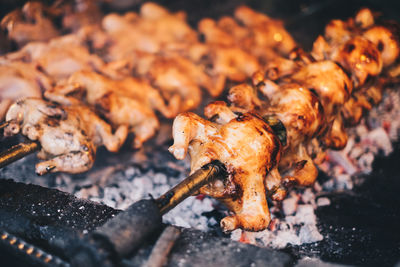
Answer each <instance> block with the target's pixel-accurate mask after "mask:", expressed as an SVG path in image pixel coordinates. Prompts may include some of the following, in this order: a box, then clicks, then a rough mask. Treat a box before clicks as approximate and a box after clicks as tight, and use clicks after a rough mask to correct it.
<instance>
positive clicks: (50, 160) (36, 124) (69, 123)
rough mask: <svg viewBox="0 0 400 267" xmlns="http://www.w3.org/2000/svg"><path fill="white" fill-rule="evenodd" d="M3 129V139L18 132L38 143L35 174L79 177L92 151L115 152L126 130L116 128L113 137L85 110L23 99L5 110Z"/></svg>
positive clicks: (109, 131)
mask: <svg viewBox="0 0 400 267" xmlns="http://www.w3.org/2000/svg"><path fill="white" fill-rule="evenodd" d="M6 121H8V122H9V125H8V126H7V127H6V128H4V134H5V135H6V136H10V135H15V134H18V133H19V132H21V133H22V134H23V135H25V136H26V137H28V138H29V139H30V140H32V141H38V142H39V143H40V145H41V151H40V152H39V154H38V157H39V158H40V159H43V160H45V161H42V162H40V163H38V164H37V165H36V173H37V174H39V175H43V174H46V173H50V172H69V173H80V172H84V171H87V170H89V169H90V168H91V167H92V165H93V162H94V159H95V154H96V149H97V147H98V146H100V145H104V146H105V147H106V148H107V149H108V150H109V151H111V152H116V151H118V149H119V148H120V146H121V145H122V143H123V142H124V140H125V138H126V136H127V133H128V130H127V128H126V127H125V126H122V127H119V128H118V129H117V130H116V132H115V134H112V132H111V126H110V125H108V124H107V123H105V122H104V121H103V120H101V119H100V118H99V117H98V116H97V115H96V114H95V113H94V112H92V111H91V110H90V109H89V108H88V107H85V106H71V107H62V106H58V105H55V104H54V103H50V102H46V101H44V100H42V99H36V98H27V99H25V100H21V101H18V102H16V103H14V104H13V105H11V107H10V108H9V110H8V112H7V115H6Z"/></svg>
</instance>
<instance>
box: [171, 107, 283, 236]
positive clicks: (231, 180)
mask: <svg viewBox="0 0 400 267" xmlns="http://www.w3.org/2000/svg"><path fill="white" fill-rule="evenodd" d="M206 110H208V111H206V113H207V116H212V117H215V116H218V117H220V118H225V119H222V120H219V122H220V123H213V122H210V121H208V120H205V119H203V118H201V117H199V116H197V115H196V114H193V113H190V112H187V113H182V114H180V115H178V116H177V117H176V118H175V120H174V124H173V137H174V144H173V145H172V146H171V147H170V149H169V150H170V152H171V153H172V154H173V155H174V156H175V157H176V158H177V159H183V158H184V157H185V156H186V153H187V152H188V151H189V154H190V158H191V172H194V171H196V170H197V169H199V168H201V167H202V166H203V165H204V164H207V163H209V162H211V161H213V160H219V161H221V162H222V163H223V164H225V166H226V167H227V170H228V172H229V177H228V178H227V180H224V181H222V180H217V181H214V182H212V183H211V184H209V185H206V186H204V187H203V188H201V189H200V193H204V194H207V195H210V196H212V197H214V198H217V199H219V200H220V201H222V202H223V203H224V204H225V205H226V206H227V207H228V208H229V210H231V211H232V212H233V213H234V214H233V215H231V216H228V217H225V218H224V219H222V221H221V226H222V228H223V229H224V230H225V231H232V230H234V229H236V228H243V229H246V230H251V231H260V230H263V229H265V228H266V227H267V226H268V224H269V222H270V213H269V210H268V204H267V199H266V193H267V190H269V189H271V190H272V188H273V187H275V186H279V183H280V180H278V181H276V180H275V179H274V178H273V177H272V173H275V172H276V163H277V162H278V161H279V157H280V151H281V143H280V141H279V139H278V138H277V137H276V136H275V135H274V134H273V131H272V129H271V128H270V127H269V125H268V124H267V123H266V122H265V121H264V120H263V119H262V118H260V117H258V116H257V115H254V114H251V113H245V114H242V115H236V114H234V113H233V112H232V111H231V110H230V109H229V108H228V107H227V106H226V104H224V103H223V102H219V103H214V104H211V106H209V107H208V108H206ZM271 177H272V178H271ZM266 188H267V189H266Z"/></svg>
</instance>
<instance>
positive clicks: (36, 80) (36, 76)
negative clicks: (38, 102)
mask: <svg viewBox="0 0 400 267" xmlns="http://www.w3.org/2000/svg"><path fill="white" fill-rule="evenodd" d="M50 88H51V81H50V80H49V78H48V77H47V76H46V75H45V74H44V73H42V72H41V71H39V70H38V69H37V68H35V67H34V66H33V65H32V64H29V63H24V62H10V61H7V60H4V59H0V120H1V121H2V120H3V119H4V117H5V115H6V112H7V109H8V107H9V106H10V105H11V104H12V103H13V102H15V101H17V100H20V99H22V98H26V97H41V96H42V92H43V91H45V90H48V89H50Z"/></svg>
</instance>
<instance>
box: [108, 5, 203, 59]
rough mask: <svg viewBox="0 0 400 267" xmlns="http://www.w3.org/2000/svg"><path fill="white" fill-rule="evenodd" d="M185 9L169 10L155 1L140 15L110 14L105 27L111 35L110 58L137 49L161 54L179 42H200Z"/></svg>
mask: <svg viewBox="0 0 400 267" xmlns="http://www.w3.org/2000/svg"><path fill="white" fill-rule="evenodd" d="M185 19H186V14H185V13H183V12H178V13H170V12H168V10H166V9H165V8H164V7H161V6H159V5H157V4H155V3H152V2H147V3H144V4H143V5H142V6H141V8H140V12H139V14H137V13H133V12H127V13H126V14H125V15H118V14H114V13H112V14H109V15H107V16H105V17H104V18H103V21H102V26H103V29H104V30H105V32H106V33H107V34H108V35H109V36H110V37H111V38H110V41H109V49H108V50H109V51H108V60H110V61H113V60H119V59H123V58H124V57H126V55H128V54H129V53H132V52H135V51H141V52H148V53H158V52H165V51H166V50H169V48H170V46H171V47H172V48H174V47H175V45H177V46H178V47H180V46H183V47H186V44H190V43H193V42H197V33H196V32H195V31H194V30H193V29H192V28H191V27H190V26H189V25H188V24H187V22H186V21H185Z"/></svg>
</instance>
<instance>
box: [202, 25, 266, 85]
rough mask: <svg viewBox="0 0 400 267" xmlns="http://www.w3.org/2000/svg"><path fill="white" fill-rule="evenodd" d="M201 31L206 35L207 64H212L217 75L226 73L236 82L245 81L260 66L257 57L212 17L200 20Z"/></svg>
mask: <svg viewBox="0 0 400 267" xmlns="http://www.w3.org/2000/svg"><path fill="white" fill-rule="evenodd" d="M198 29H199V32H200V33H201V34H203V36H204V37H205V42H206V46H207V50H205V51H204V55H203V57H202V58H203V61H204V58H206V59H207V60H205V62H204V63H205V64H207V65H211V66H212V69H211V71H212V72H213V73H215V74H216V75H224V76H226V77H227V78H228V79H230V80H232V81H235V82H243V81H244V80H245V79H246V78H247V77H249V76H251V75H252V74H253V73H254V72H255V71H256V70H258V69H259V68H260V65H259V63H258V61H257V58H256V57H255V56H253V55H252V54H250V53H248V52H246V51H245V50H244V49H242V48H241V47H240V46H239V45H237V44H236V42H235V39H234V38H233V36H230V35H229V34H228V33H226V32H224V31H223V30H222V29H220V28H219V27H218V25H217V22H215V21H214V20H212V19H209V18H205V19H202V20H201V21H200V22H199V25H198Z"/></svg>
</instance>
